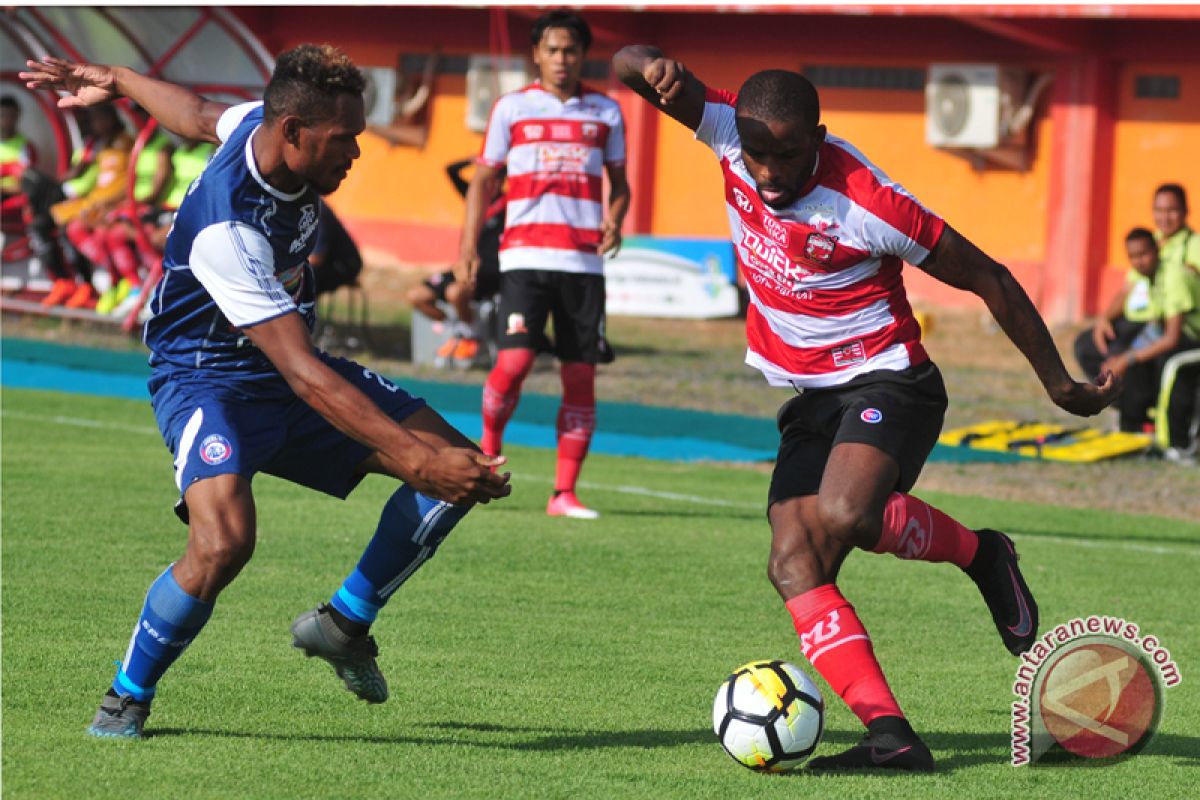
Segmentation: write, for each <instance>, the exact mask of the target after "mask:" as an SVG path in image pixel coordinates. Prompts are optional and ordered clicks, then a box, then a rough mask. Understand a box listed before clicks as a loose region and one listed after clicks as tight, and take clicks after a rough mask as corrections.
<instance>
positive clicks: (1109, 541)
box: [0, 390, 1200, 800]
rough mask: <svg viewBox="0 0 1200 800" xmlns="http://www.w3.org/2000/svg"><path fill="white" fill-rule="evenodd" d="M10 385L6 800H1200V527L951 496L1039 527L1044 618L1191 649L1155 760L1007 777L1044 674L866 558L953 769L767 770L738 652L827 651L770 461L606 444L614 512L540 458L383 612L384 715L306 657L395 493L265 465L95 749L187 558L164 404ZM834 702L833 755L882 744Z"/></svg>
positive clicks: (948, 502)
mask: <svg viewBox="0 0 1200 800" xmlns="http://www.w3.org/2000/svg"><path fill="white" fill-rule="evenodd" d="M2 400H3V418H2V419H3V463H2V464H0V467H2V487H0V488H2V491H3V517H2V523H3V788H4V794H5V796H6V797H12V798H57V797H64V798H77V797H82V796H88V797H96V798H104V797H114V798H116V797H121V798H137V797H155V798H157V797H197V798H208V797H228V798H274V797H280V798H290V799H294V798H315V797H330V798H365V797H388V798H409V797H419V798H422V799H423V800H425V799H427V798H435V797H453V798H470V797H479V798H485V797H486V798H494V797H512V798H558V797H562V798H567V797H570V798H614V797H635V798H651V797H652V798H674V797H677V798H701V797H711V798H735V797H737V798H741V797H745V798H767V797H822V798H835V797H854V798H861V797H888V798H893V797H959V798H961V797H1001V796H1003V797H1016V796H1028V797H1056V798H1061V797H1076V796H1088V797H1133V796H1144V797H1183V796H1189V795H1190V796H1194V794H1193V793H1194V792H1195V788H1196V785H1197V782H1196V774H1197V773H1196V767H1197V766H1198V765H1200V733H1197V731H1198V730H1200V698H1198V697H1197V693H1196V691H1195V687H1196V686H1197V685H1198V684H1197V683H1196V681H1197V680H1198V679H1197V678H1196V676H1195V674H1194V673H1193V672H1192V670H1193V669H1195V667H1194V665H1197V664H1200V626H1197V624H1196V622H1195V616H1194V615H1195V610H1196V606H1197V602H1196V601H1197V599H1198V595H1200V593H1198V592H1197V589H1196V579H1195V575H1196V572H1197V568H1200V525H1195V524H1191V525H1189V524H1186V523H1182V522H1177V521H1171V520H1166V519H1160V518H1151V517H1133V516H1120V515H1114V514H1109V513H1093V512H1080V511H1069V510H1065V509H1059V508H1055V507H1048V506H1035V505H1027V504H1019V503H1004V502H998V501H992V500H988V499H986V498H977V497H975V498H972V497H954V496H947V495H941V496H932V495H930V496H928V498H927V499H931V500H933V501H934V502H936V503H938V504H939V505H941V506H942V507H943V508H944V509H945V510H947V511H948V512H950V513H952V514H955V515H957V516H958V517H959V518H961V519H962V520H963V521H964V522H966V523H968V524H972V525H975V526H982V525H985V524H986V525H989V526H994V527H999V528H1002V529H1005V530H1007V531H1010V532H1012V533H1013V535H1014V539H1015V540H1016V541H1017V543H1018V545H1019V547H1020V548H1021V550H1022V553H1023V556H1024V561H1023V563H1024V565H1025V569H1026V574H1027V576H1028V578H1029V581H1030V583H1031V585H1032V587H1033V588H1034V590H1035V591H1036V592H1037V593H1038V595H1039V598H1040V602H1041V610H1042V621H1043V629H1044V628H1045V627H1046V626H1047V625H1053V624H1055V623H1057V622H1062V621H1066V620H1068V619H1070V618H1072V617H1075V616H1084V615H1087V614H1090V613H1099V614H1111V615H1117V616H1122V617H1125V618H1126V619H1129V620H1131V621H1135V622H1137V623H1138V624H1139V625H1141V627H1142V629H1143V631H1144V632H1153V633H1155V634H1157V635H1158V636H1159V637H1160V638H1161V640H1162V642H1163V643H1164V644H1165V645H1166V646H1167V647H1169V648H1170V650H1171V652H1172V655H1173V656H1174V658H1175V660H1176V662H1177V663H1178V665H1179V669H1180V671H1181V672H1182V674H1183V676H1184V679H1183V682H1182V684H1181V685H1180V686H1177V687H1175V688H1173V689H1170V690H1168V692H1167V697H1166V711H1165V714H1164V718H1163V724H1162V726H1161V728H1160V732H1159V734H1158V737H1157V738H1156V739H1155V741H1154V742H1153V743H1152V744H1151V745H1150V746H1149V748H1148V749H1147V750H1146V751H1144V752H1143V753H1142V754H1141V755H1139V756H1137V757H1135V758H1133V759H1130V760H1127V761H1124V762H1122V763H1120V764H1117V765H1115V766H1110V767H1104V768H1099V769H1096V768H1088V767H1073V768H1068V767H1042V768H1032V769H1014V768H1012V767H1010V766H1008V763H1007V761H1008V731H1009V706H1010V702H1011V700H1012V695H1011V694H1010V686H1011V683H1012V680H1013V675H1014V670H1015V667H1016V660H1015V659H1013V658H1012V657H1010V656H1009V655H1008V654H1007V652H1006V651H1005V650H1004V649H1003V648H1002V646H1001V645H1000V642H999V640H998V638H997V636H996V634H995V632H994V630H993V629H992V627H991V623H990V621H988V619H987V616H986V611H985V608H984V606H983V603H982V601H981V600H980V598H979V597H978V595H977V593H976V590H975V588H974V586H973V585H972V584H971V583H970V581H969V580H967V579H966V578H965V576H963V575H961V574H959V573H958V571H957V570H955V569H954V568H953V567H949V566H947V565H929V564H921V563H909V562H901V561H899V560H897V559H894V558H892V557H890V556H889V557H882V556H875V555H867V554H855V555H854V556H852V557H851V558H850V559H849V561H848V562H847V565H846V567H845V569H844V571H843V577H842V581H841V583H842V586H843V590H844V591H845V593H846V595H847V596H848V597H850V598H851V600H852V601H853V602H854V603H855V605H856V606H857V608H858V610H859V612H860V614H861V616H862V617H863V620H864V622H865V623H866V624H867V626H868V627H869V628H870V630H871V632H872V634H873V638H874V640H875V645H876V648H877V651H878V653H879V655H880V658H881V661H882V663H883V665H884V668H885V670H886V671H887V672H888V675H889V677H890V679H891V681H892V684H893V687H894V689H895V690H896V693H897V695H898V696H899V698H900V701H901V703H902V704H903V705H904V707H905V709H906V711H907V712H908V714H909V716H910V717H911V719H912V721H913V722H914V724H915V726H916V727H917V728H918V730H920V731H921V732H922V733H924V734H925V735H926V737H927V741H928V743H929V744H930V746H931V748H932V750H933V751H934V755H935V757H936V758H938V761H939V771H938V772H937V773H936V774H934V775H931V776H916V777H913V776H886V775H865V776H864V775H857V776H855V775H844V776H816V775H809V774H803V773H801V774H798V775H793V776H764V775H758V774H755V773H752V772H750V771H748V770H745V769H743V768H741V767H739V766H737V765H736V764H734V763H733V761H731V760H730V759H729V758H728V757H727V756H726V755H725V754H724V753H723V752H722V750H721V748H720V746H719V745H718V744H717V742H716V740H715V737H714V736H713V734H712V731H711V730H710V727H709V725H710V713H711V702H712V697H713V693H714V692H715V690H716V688H717V686H718V684H719V683H720V682H721V680H722V679H723V678H724V677H725V675H726V674H727V673H728V672H729V670H730V669H731V668H733V667H735V666H737V665H739V664H741V663H743V662H745V661H748V660H751V659H755V658H787V659H789V660H793V661H796V662H797V663H800V664H802V665H804V666H805V667H806V668H807V664H806V662H804V660H803V658H802V657H801V656H800V653H799V648H798V642H797V640H796V636H795V633H794V631H793V630H792V628H791V622H790V620H789V618H788V616H787V614H786V613H785V611H784V610H783V608H782V607H781V604H780V603H779V601H778V599H777V598H776V596H775V594H774V591H773V590H772V588H771V587H770V585H769V584H768V582H767V580H766V576H765V563H766V553H767V545H768V535H769V533H768V529H767V525H766V522H765V519H764V515H763V511H762V503H763V500H764V497H765V493H766V483H767V479H766V477H765V476H764V475H762V474H761V473H758V472H755V471H752V470H739V469H724V468H716V467H709V466H690V465H677V464H666V463H660V462H654V461H648V460H639V459H628V458H614V457H605V456H594V457H593V458H591V459H590V461H589V463H588V466H587V468H586V470H585V472H584V477H585V481H586V486H585V487H584V488H583V489H582V490H581V492H582V494H583V496H584V497H585V499H586V500H588V501H590V502H591V503H593V504H594V505H596V506H597V507H599V508H600V509H602V510H603V512H604V514H605V516H604V518H603V519H602V520H600V521H599V522H594V523H587V522H576V521H569V520H550V519H548V518H546V517H545V516H544V514H543V513H542V512H543V509H544V504H545V499H546V496H547V492H548V490H549V488H550V482H551V477H552V473H553V454H552V453H550V452H548V451H540V450H531V449H520V448H512V452H511V453H510V456H511V459H512V465H513V468H514V472H515V477H514V487H515V490H514V493H513V495H512V497H511V498H510V499H508V500H507V501H505V502H503V503H500V504H496V505H494V506H492V507H487V508H482V509H479V510H477V511H476V512H474V513H473V514H472V515H471V516H470V517H468V518H467V520H466V521H464V523H463V524H462V525H461V526H460V527H459V529H458V530H457V531H456V532H455V533H454V535H453V536H451V537H450V539H449V540H447V542H446V544H445V545H444V546H443V548H442V550H441V552H440V554H439V555H438V557H437V558H435V559H434V560H433V561H431V562H430V563H429V564H428V565H427V566H426V567H425V568H423V569H422V570H421V572H420V573H419V574H418V575H417V576H416V577H415V578H414V579H413V580H412V581H411V582H410V583H409V584H408V585H406V586H405V587H404V588H403V589H402V590H401V591H400V592H399V593H398V594H397V595H396V596H395V597H394V598H393V601H392V603H391V604H390V606H389V607H388V608H387V609H386V611H385V612H384V615H383V616H382V617H381V620H380V622H379V624H378V625H377V626H376V629H375V633H376V636H377V638H378V639H379V641H380V645H381V648H382V658H381V665H382V667H383V669H384V671H385V672H386V673H387V674H388V676H389V679H390V682H391V686H392V694H393V696H392V699H391V700H389V701H388V703H386V704H384V705H382V706H377V707H368V706H366V705H365V704H363V703H361V702H358V701H356V700H354V698H353V697H352V696H351V695H350V694H349V693H347V692H346V691H344V690H343V689H342V687H341V684H340V682H338V681H337V680H336V678H335V677H334V675H333V672H332V670H330V669H329V668H328V667H327V666H326V665H325V664H323V663H320V662H317V661H309V660H306V659H304V658H303V657H302V656H301V655H300V654H299V653H298V652H297V651H295V650H293V649H292V648H291V647H290V637H289V634H288V625H289V623H290V621H291V619H292V617H293V616H294V615H295V614H297V613H298V612H300V611H302V610H304V609H306V608H309V607H311V606H312V605H314V604H315V603H317V602H318V601H321V600H325V599H327V598H328V596H329V595H330V593H331V592H332V591H333V590H334V589H335V588H336V587H337V586H338V584H339V582H340V581H341V579H342V577H343V576H344V575H345V573H346V572H347V570H348V569H349V568H350V567H351V566H352V565H353V564H354V562H355V560H356V559H357V556H358V554H359V552H360V551H361V548H362V547H363V545H364V544H365V542H366V541H367V539H368V538H369V536H370V534H371V531H372V530H373V528H374V523H375V518H376V514H377V512H378V509H379V508H380V506H381V505H382V503H383V501H384V500H385V498H386V497H387V495H388V493H389V492H390V485H389V482H388V481H386V480H384V479H382V478H371V479H369V480H368V481H367V482H366V483H364V485H363V486H362V487H361V488H360V489H359V491H358V492H357V493H356V494H355V495H354V496H352V498H351V499H350V500H349V501H348V502H346V503H342V502H339V501H337V500H333V499H330V498H326V497H322V496H317V495H315V494H312V493H309V492H307V491H305V490H303V489H299V488H297V487H293V486H291V485H288V484H285V483H283V482H281V481H278V480H275V479H273V478H266V477H261V478H259V479H258V480H257V481H256V482H255V490H256V495H257V498H258V503H259V544H258V551H257V554H256V556H255V558H254V561H252V562H251V564H250V565H249V566H248V567H247V569H246V571H245V572H244V573H243V574H242V576H241V577H240V578H239V579H238V581H237V582H235V583H234V584H233V585H232V586H231V587H230V588H229V589H228V590H227V591H226V592H225V594H224V595H222V597H221V599H220V601H219V603H218V606H217V611H216V613H215V615H214V617H213V620H212V622H211V623H210V624H209V626H208V628H207V629H206V631H205V632H204V634H203V635H202V636H201V637H200V638H199V639H198V640H197V641H196V643H195V644H194V645H193V646H192V647H191V649H190V650H189V651H188V652H187V654H186V655H185V656H184V657H183V658H182V659H181V660H180V661H179V663H178V664H177V665H176V666H175V667H174V668H173V669H172V670H171V671H170V672H169V673H168V674H167V676H166V678H165V679H164V680H163V682H162V683H161V684H160V691H159V698H158V700H157V701H156V705H155V709H154V714H153V716H151V718H150V722H149V725H148V732H151V733H152V734H153V735H152V736H150V737H149V738H147V739H146V740H144V741H141V742H113V741H96V740H92V739H90V738H88V737H87V736H85V735H84V728H85V726H86V724H87V722H88V721H89V720H90V718H91V715H92V714H93V712H94V710H95V706H96V704H97V703H98V701H99V699H100V695H101V693H102V692H103V691H104V689H105V686H106V684H107V682H108V681H109V680H110V679H111V675H112V671H113V669H114V667H113V662H114V661H115V660H117V659H119V658H120V657H121V655H122V653H123V652H124V648H125V645H126V643H127V639H128V635H129V631H130V628H131V626H132V624H133V622H134V619H135V615H136V614H137V612H138V609H139V608H140V604H141V598H142V595H143V593H144V592H145V589H146V587H147V586H148V585H149V583H150V581H151V580H152V579H153V578H154V577H155V575H157V574H158V572H159V571H161V570H162V568H163V567H164V566H165V565H166V564H167V563H168V562H169V561H171V560H172V559H174V558H176V557H177V556H178V555H179V554H180V553H181V552H182V547H183V544H184V534H185V530H184V528H183V526H182V525H180V524H179V523H178V522H177V521H176V520H175V518H174V516H173V515H172V513H171V503H172V501H173V500H174V496H175V488H174V484H173V481H172V470H171V461H170V456H169V455H168V453H167V452H166V450H165V449H164V447H163V445H162V443H161V440H160V439H159V437H158V434H157V431H156V430H155V429H154V426H153V420H152V418H151V415H150V410H149V406H148V404H146V403H138V402H132V401H122V400H109V399H98V398H90V397H81V396H66V395H61V394H54V393H47V392H33V391H23V390H9V391H5V392H4V393H3V398H2ZM1113 490H1114V491H1120V487H1114V489H1113ZM820 685H821V686H822V688H823V689H825V687H824V684H820ZM825 692H826V700H827V702H828V703H829V706H830V711H829V714H828V718H827V725H828V731H827V734H826V738H825V742H824V744H823V745H822V747H821V748H820V749H819V751H818V752H822V753H828V752H832V751H834V750H835V749H837V748H840V747H842V746H845V745H849V744H850V743H852V742H853V741H855V740H857V739H858V737H859V735H860V729H859V725H858V722H857V720H856V719H854V717H853V716H852V715H851V714H850V713H849V711H848V710H847V709H846V708H845V707H844V706H843V705H842V704H841V702H840V701H839V700H837V698H836V697H834V696H832V695H831V693H829V692H828V690H827V689H825ZM1189 786H1190V787H1192V788H1191V789H1188V788H1187V787H1189Z"/></svg>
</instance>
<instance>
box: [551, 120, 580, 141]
mask: <svg viewBox="0 0 1200 800" xmlns="http://www.w3.org/2000/svg"><path fill="white" fill-rule="evenodd" d="M550 138H551V139H567V140H569V139H573V138H575V137H573V136H572V135H571V126H570V125H566V124H563V123H561V122H556V123H551V125H550Z"/></svg>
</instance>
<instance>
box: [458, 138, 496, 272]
mask: <svg viewBox="0 0 1200 800" xmlns="http://www.w3.org/2000/svg"><path fill="white" fill-rule="evenodd" d="M503 180H504V167H496V166H492V165H491V164H484V163H482V162H477V163H476V164H475V173H474V174H473V175H472V176H471V184H470V186H468V187H467V198H466V200H467V211H466V216H465V217H464V219H463V227H462V238H461V239H460V240H459V246H458V260H457V261H455V262H454V279H455V280H457V281H460V282H462V283H464V284H473V283H474V282H475V274H476V273H477V272H478V271H479V233H480V231H482V230H483V220H484V214H485V213H486V212H487V206H488V203H490V202H491V201H492V198H493V197H495V196H496V195H497V194H498V193H499V191H500V183H501V181H503Z"/></svg>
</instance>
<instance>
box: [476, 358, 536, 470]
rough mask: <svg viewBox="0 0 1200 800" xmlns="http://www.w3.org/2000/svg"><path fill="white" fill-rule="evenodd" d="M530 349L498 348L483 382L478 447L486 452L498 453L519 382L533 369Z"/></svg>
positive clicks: (515, 402)
mask: <svg viewBox="0 0 1200 800" xmlns="http://www.w3.org/2000/svg"><path fill="white" fill-rule="evenodd" d="M534 356H535V354H534V352H533V351H532V350H525V349H508V350H501V351H500V353H499V355H497V356H496V366H495V367H493V368H492V371H491V372H490V373H489V374H488V377H487V381H486V382H485V383H484V384H483V436H482V438H480V440H479V447H480V448H481V449H482V450H483V452H485V453H487V454H488V455H492V456H494V455H499V454H500V447H501V443H502V441H503V439H504V428H505V426H506V425H508V421H509V419H511V418H512V415H513V412H514V411H516V410H517V401H518V400H519V399H520V398H521V384H523V383H524V382H525V376H526V375H528V374H529V370H531V369H533V360H534Z"/></svg>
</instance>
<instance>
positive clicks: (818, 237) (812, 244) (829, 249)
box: [804, 233, 837, 264]
mask: <svg viewBox="0 0 1200 800" xmlns="http://www.w3.org/2000/svg"><path fill="white" fill-rule="evenodd" d="M836 246H837V239H836V238H834V237H832V236H826V235H825V234H823V233H810V234H809V235H808V238H807V239H805V240H804V255H805V257H806V258H808V259H809V260H810V261H815V262H817V263H818V264H828V263H829V262H830V261H832V260H833V249H834V247H836Z"/></svg>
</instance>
